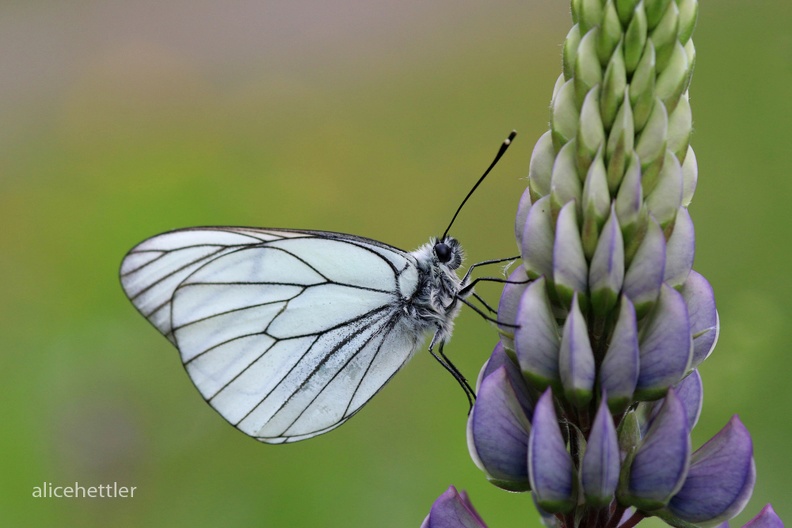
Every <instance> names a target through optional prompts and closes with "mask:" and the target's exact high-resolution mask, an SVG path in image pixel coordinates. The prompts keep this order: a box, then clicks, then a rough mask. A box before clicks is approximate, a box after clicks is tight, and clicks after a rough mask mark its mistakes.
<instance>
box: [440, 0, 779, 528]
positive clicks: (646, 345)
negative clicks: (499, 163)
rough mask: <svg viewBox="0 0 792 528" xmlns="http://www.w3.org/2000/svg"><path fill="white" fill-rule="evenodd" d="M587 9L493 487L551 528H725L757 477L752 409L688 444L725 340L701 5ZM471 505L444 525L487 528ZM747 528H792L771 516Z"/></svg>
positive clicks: (513, 337)
mask: <svg viewBox="0 0 792 528" xmlns="http://www.w3.org/2000/svg"><path fill="white" fill-rule="evenodd" d="M571 4H572V16H573V21H574V26H573V27H572V29H571V31H570V32H569V34H568V35H567V38H566V41H565V43H564V47H563V61H562V65H563V73H562V74H561V76H560V77H559V79H558V81H557V82H556V86H555V89H554V91H553V99H552V103H551V119H550V130H549V131H548V132H546V133H545V134H544V135H542V136H541V137H540V138H539V140H538V141H537V143H536V146H535V147H534V150H533V154H532V158H531V164H530V169H529V174H528V182H529V184H528V188H527V189H526V191H525V193H524V194H523V195H522V197H521V199H520V202H519V206H518V210H517V218H516V223H515V235H516V238H517V243H518V246H519V248H520V255H521V265H520V266H519V267H518V268H517V269H515V270H513V271H512V273H511V275H510V276H509V280H508V282H507V284H506V285H505V287H504V290H503V294H502V296H501V300H500V303H499V305H498V321H499V322H500V323H501V324H500V325H499V331H500V337H501V338H500V342H499V343H498V344H497V346H496V347H495V349H494V351H493V353H492V355H491V356H490V359H489V361H488V362H487V364H486V365H485V366H484V368H483V369H482V372H481V375H480V376H479V383H478V399H477V400H476V402H475V405H474V407H473V409H472V412H471V414H470V418H469V420H468V445H469V449H470V453H471V456H472V458H473V460H474V461H475V463H476V465H477V466H478V467H479V468H480V469H481V470H483V471H484V472H485V474H486V476H487V478H488V479H489V480H490V481H491V482H492V483H493V484H495V485H497V486H499V487H501V488H505V489H507V490H510V491H530V493H531V494H532V498H533V501H534V503H535V504H536V506H537V508H538V509H539V512H540V514H541V516H542V518H543V522H544V524H545V525H546V526H552V527H557V528H562V527H564V528H573V527H578V526H586V527H589V528H594V527H602V528H621V527H623V528H631V527H632V526H634V525H635V524H637V523H638V522H640V520H641V519H643V518H645V517H650V516H655V517H658V518H660V519H662V520H663V521H665V522H667V523H668V524H670V525H672V526H677V527H685V528H688V527H693V526H697V525H700V524H705V525H714V524H717V523H722V525H723V526H727V525H726V521H728V519H730V518H733V517H734V516H735V515H737V514H738V513H739V512H740V511H741V510H742V509H743V508H744V507H745V505H746V503H747V502H748V500H749V498H750V496H751V493H752V491H753V487H754V482H755V478H756V469H755V465H754V460H753V445H752V442H751V437H750V435H749V434H748V431H747V430H746V429H745V427H744V426H743V425H742V423H741V422H740V420H739V419H738V418H737V417H736V416H735V417H734V418H732V420H731V421H730V422H729V423H728V424H727V425H726V426H725V427H724V428H723V430H721V431H720V432H719V433H718V434H717V435H715V436H714V437H713V438H712V439H711V440H709V441H708V442H706V443H705V444H704V445H703V446H701V447H700V448H698V449H696V450H694V446H692V445H691V437H690V434H691V431H692V429H693V428H694V427H695V425H696V423H697V422H698V418H699V416H700V414H701V409H702V402H703V395H704V391H703V383H702V379H701V376H700V375H699V372H698V370H697V369H698V366H699V365H700V364H701V363H702V362H703V361H704V360H705V359H707V358H708V357H709V356H710V354H711V353H712V350H713V348H714V347H715V344H716V342H717V339H718V329H719V320H718V313H717V310H716V308H715V298H714V293H713V290H712V287H711V286H710V284H709V283H708V282H707V280H706V279H705V278H704V277H703V276H702V275H701V274H699V273H697V272H695V271H693V269H692V268H693V261H694V254H695V233H694V227H693V221H692V219H691V216H690V214H689V212H688V209H687V208H688V205H689V204H690V202H691V200H692V198H693V194H694V192H695V189H696V184H697V180H698V169H697V166H696V157H695V154H694V153H693V149H692V148H691V147H690V144H689V143H690V135H691V130H692V114H691V108H690V104H689V100H688V85H689V84H690V80H691V76H692V71H693V64H694V62H695V56H696V54H695V48H694V46H693V41H692V40H691V35H692V33H693V28H694V26H695V22H696V18H697V15H698V2H697V0H572V2H571ZM452 489H453V488H452ZM454 493H455V491H454ZM448 504H452V505H453V508H452V507H450V506H448ZM466 505H467V506H466ZM468 506H469V502H466V499H465V500H463V499H462V498H456V499H455V498H454V494H453V493H452V490H449V491H448V492H446V494H444V495H443V496H441V498H440V499H438V502H437V503H435V507H433V508H432V515H430V518H435V517H436V518H438V519H439V518H440V513H439V512H441V511H445V512H447V513H445V514H444V515H443V517H442V518H443V519H445V520H446V521H447V522H448V523H449V524H445V525H443V526H469V525H473V526H477V525H476V524H470V523H474V522H479V520H480V519H479V518H478V516H477V515H471V516H469V517H466V520H464V521H462V520H460V521H456V524H454V522H455V521H454V519H456V517H455V516H456V515H459V514H458V512H464V511H467V508H468ZM470 509H471V510H472V507H470ZM435 510H437V512H438V513H435ZM473 513H475V512H473ZM462 517H464V516H461V517H459V518H460V519H461V518H462ZM470 519H474V520H470ZM438 522H439V521H438ZM465 523H468V524H465ZM438 526H439V524H438ZM748 526H751V527H762V528H763V527H765V526H767V527H772V528H776V527H778V526H783V524H782V523H781V521H780V519H778V517H777V516H776V515H775V513H774V512H773V510H772V508H771V507H770V506H769V505H768V506H767V507H766V508H765V509H764V510H763V511H762V513H761V514H760V515H759V516H757V517H756V518H755V519H754V520H752V521H751V522H750V523H748Z"/></svg>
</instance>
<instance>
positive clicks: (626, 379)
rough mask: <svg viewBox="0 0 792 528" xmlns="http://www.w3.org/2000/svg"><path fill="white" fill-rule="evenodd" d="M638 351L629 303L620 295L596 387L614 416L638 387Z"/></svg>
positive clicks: (636, 331)
mask: <svg viewBox="0 0 792 528" xmlns="http://www.w3.org/2000/svg"><path fill="white" fill-rule="evenodd" d="M638 350H639V349H638V323H637V322H636V320H635V310H634V309H633V306H632V303H631V302H630V299H628V298H627V297H626V296H624V295H622V297H621V301H620V307H619V318H618V319H617V320H616V326H615V327H614V329H613V335H612V336H611V339H610V343H608V350H607V352H606V353H605V359H604V360H603V361H602V365H601V367H600V384H601V385H602V390H603V392H605V393H606V394H607V398H608V406H609V407H610V408H611V410H613V411H614V412H620V411H623V410H625V409H626V408H627V407H628V406H629V405H630V403H631V402H632V400H633V393H634V392H635V385H636V384H637V383H638V373H639V370H638Z"/></svg>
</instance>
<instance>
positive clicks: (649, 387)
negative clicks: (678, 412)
mask: <svg viewBox="0 0 792 528" xmlns="http://www.w3.org/2000/svg"><path fill="white" fill-rule="evenodd" d="M640 350H641V359H640V361H641V363H640V365H641V368H640V374H639V376H638V385H637V387H636V391H635V392H636V398H638V399H642V400H643V399H646V400H652V399H657V398H659V397H660V396H662V394H664V393H665V391H666V389H667V388H668V387H670V386H672V385H675V384H676V383H677V382H679V380H681V379H682V376H684V374H685V372H687V370H688V366H689V364H690V357H691V354H692V352H693V345H692V342H691V338H690V327H689V324H688V313H687V307H686V306H685V300H684V299H683V298H682V295H680V294H679V292H677V291H676V290H674V289H673V288H671V287H669V286H666V285H663V287H662V288H661V290H660V296H659V297H658V299H657V304H656V305H655V307H654V309H653V310H652V313H651V314H649V320H648V321H647V323H646V326H645V327H644V328H643V329H642V333H641V339H640Z"/></svg>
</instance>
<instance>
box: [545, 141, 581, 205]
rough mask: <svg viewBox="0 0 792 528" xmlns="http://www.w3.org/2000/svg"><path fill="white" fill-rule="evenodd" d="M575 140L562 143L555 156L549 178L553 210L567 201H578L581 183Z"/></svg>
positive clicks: (579, 199)
mask: <svg viewBox="0 0 792 528" xmlns="http://www.w3.org/2000/svg"><path fill="white" fill-rule="evenodd" d="M576 143H577V142H576V141H570V142H569V143H567V144H566V145H564V146H563V147H562V148H561V150H560V151H559V153H558V156H556V161H555V164H554V165H553V175H552V178H551V180H550V195H551V196H552V205H553V211H558V210H559V209H561V207H563V206H564V205H566V203H567V202H569V201H572V200H574V201H576V202H577V203H580V201H581V198H582V194H583V184H582V182H581V181H580V177H579V176H578V173H577V156H576V155H575V151H576V150H577V147H576Z"/></svg>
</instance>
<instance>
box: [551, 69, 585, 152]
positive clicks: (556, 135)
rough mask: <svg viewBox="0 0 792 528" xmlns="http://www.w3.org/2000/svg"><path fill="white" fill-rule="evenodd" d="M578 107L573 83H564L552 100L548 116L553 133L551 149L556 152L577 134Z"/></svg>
mask: <svg viewBox="0 0 792 528" xmlns="http://www.w3.org/2000/svg"><path fill="white" fill-rule="evenodd" d="M578 119H580V114H579V113H578V106H577V104H576V103H575V81H574V79H570V80H569V81H567V82H565V83H564V84H563V85H562V86H561V88H560V89H559V90H558V93H557V94H556V96H555V97H554V98H553V103H552V105H551V114H550V130H552V131H553V148H555V150H556V151H559V150H561V147H563V146H564V145H566V144H567V143H568V142H569V141H570V140H571V139H572V138H574V137H575V134H577V126H578Z"/></svg>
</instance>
